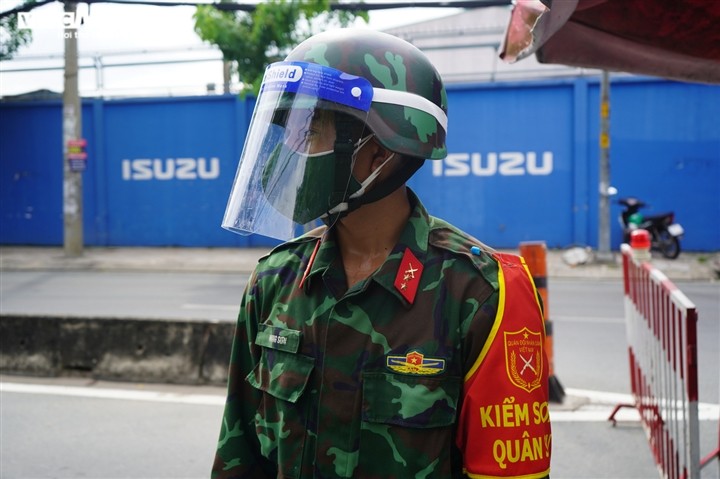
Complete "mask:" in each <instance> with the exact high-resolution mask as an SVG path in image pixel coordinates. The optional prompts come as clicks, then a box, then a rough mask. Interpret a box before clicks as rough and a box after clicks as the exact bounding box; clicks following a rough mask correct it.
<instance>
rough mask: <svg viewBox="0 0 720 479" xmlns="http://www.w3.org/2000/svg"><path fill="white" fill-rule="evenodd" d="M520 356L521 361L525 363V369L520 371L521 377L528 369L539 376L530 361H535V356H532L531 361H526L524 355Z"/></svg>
mask: <svg viewBox="0 0 720 479" xmlns="http://www.w3.org/2000/svg"><path fill="white" fill-rule="evenodd" d="M518 356H520V359H522V362H523V363H525V365H524V366H523V368H522V369H521V370H520V375H522V373H524V372H525V370H526V369H527V368H530V371H532V372H533V373H535V375H537V371H536V370H535V368H534V367H533V365H532V364H530V361H532V360H533V355H532V354H531V355H530V359H525V357H524V356H523V355H522V354H518Z"/></svg>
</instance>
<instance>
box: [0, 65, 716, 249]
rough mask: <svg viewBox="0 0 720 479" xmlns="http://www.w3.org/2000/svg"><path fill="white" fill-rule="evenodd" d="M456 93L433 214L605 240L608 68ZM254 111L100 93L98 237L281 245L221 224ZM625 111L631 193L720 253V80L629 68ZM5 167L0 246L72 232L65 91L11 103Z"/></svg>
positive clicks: (618, 122) (432, 194) (485, 233)
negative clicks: (67, 210)
mask: <svg viewBox="0 0 720 479" xmlns="http://www.w3.org/2000/svg"><path fill="white" fill-rule="evenodd" d="M448 101H449V109H450V124H449V135H448V151H449V155H448V157H447V158H446V159H445V160H443V161H435V162H428V163H427V164H426V165H425V166H424V167H423V168H422V169H421V170H420V171H419V172H418V173H417V174H416V176H415V177H414V178H413V179H412V180H411V181H410V184H411V186H412V187H413V188H414V189H415V190H416V191H417V192H418V194H419V195H420V197H421V198H422V199H423V202H424V203H425V205H426V206H427V207H428V209H429V210H430V212H431V213H432V214H434V215H436V216H440V217H442V218H444V219H447V220H449V221H451V222H453V223H455V224H456V225H458V226H459V227H460V228H463V229H465V230H467V231H468V232H469V233H471V234H473V235H474V236H476V237H478V238H480V239H482V240H483V241H485V242H486V243H488V244H490V245H492V246H495V247H499V248H514V247H517V244H518V243H519V242H520V241H525V240H544V241H546V243H547V245H548V246H549V247H565V246H569V245H572V244H582V245H591V246H597V237H598V227H597V225H598V187H597V185H598V177H599V175H598V158H599V146H598V141H597V138H598V131H599V112H598V110H599V85H598V82H597V80H594V79H586V78H578V79H572V80H563V81H543V82H534V83H512V84H487V85H465V86H452V87H450V88H449V91H448ZM252 108H253V101H252V100H247V101H244V100H241V99H239V98H236V97H234V96H208V97H190V98H163V99H158V98H153V99H132V100H103V99H90V100H85V101H84V102H83V136H84V137H85V138H86V139H87V140H88V146H87V152H88V157H89V159H88V163H87V170H86V171H85V172H84V173H83V184H84V230H85V231H84V232H85V242H86V244H88V245H95V246H105V245H106V246H154V245H157V246H169V245H177V246H207V247H216V246H260V245H263V246H264V245H270V244H275V242H274V241H272V240H269V239H267V238H262V237H258V236H251V237H242V236H239V235H236V234H233V233H230V232H227V231H225V230H223V229H221V228H220V226H219V224H220V220H221V218H222V214H223V211H224V208H225V203H226V200H227V196H228V193H229V191H230V186H231V184H232V181H233V178H234V175H235V170H236V166H237V159H238V158H239V155H240V151H241V150H242V145H243V141H244V137H245V132H246V131H247V127H248V124H249V121H250V117H251V114H252ZM610 121H611V141H612V144H611V165H612V167H611V178H612V184H613V185H614V186H616V187H617V188H618V189H619V190H620V195H619V196H623V195H627V196H629V195H634V196H639V197H641V198H642V199H644V200H646V201H647V202H649V203H650V204H651V205H652V208H651V209H650V210H648V213H652V212H661V211H663V210H674V211H675V212H676V217H677V220H678V221H679V222H681V223H682V224H683V226H684V227H685V230H686V236H685V238H684V240H683V246H684V247H685V248H686V249H688V250H696V251H715V250H719V249H720V228H719V227H718V225H717V219H718V218H720V193H718V185H720V126H719V125H720V87H718V86H708V85H696V84H687V83H676V82H670V81H665V80H658V79H647V78H644V79H637V78H633V79H614V80H613V83H612V88H611V120H610ZM0 165H1V171H0V243H2V244H36V245H59V244H62V237H63V235H62V227H63V225H62V174H63V173H62V105H61V104H60V103H59V102H23V103H15V102H6V103H0ZM619 209H620V208H619V206H618V205H615V204H613V207H612V215H613V222H612V228H613V230H612V239H613V247H615V248H617V247H618V245H619V242H620V238H621V231H620V226H619V224H618V223H617V221H616V220H615V218H616V217H617V216H618V214H619Z"/></svg>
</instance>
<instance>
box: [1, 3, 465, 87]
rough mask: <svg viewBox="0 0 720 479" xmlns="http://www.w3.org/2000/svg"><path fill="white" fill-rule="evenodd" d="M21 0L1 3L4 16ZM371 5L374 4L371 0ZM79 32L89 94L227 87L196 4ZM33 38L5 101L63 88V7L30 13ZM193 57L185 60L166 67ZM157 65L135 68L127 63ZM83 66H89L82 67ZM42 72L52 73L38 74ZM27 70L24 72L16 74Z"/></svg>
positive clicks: (89, 25)
mask: <svg viewBox="0 0 720 479" xmlns="http://www.w3.org/2000/svg"><path fill="white" fill-rule="evenodd" d="M20 3H22V2H21V1H20V0H0V11H6V10H10V9H11V8H13V7H15V6H17V5H19V4H20ZM368 3H372V0H370V1H368ZM78 8H79V10H78V11H79V13H80V14H82V15H86V19H85V22H84V24H83V25H82V26H81V27H80V28H79V29H78V49H79V56H80V66H81V69H80V75H79V88H80V93H81V95H83V96H96V95H102V96H109V97H113V96H115V97H118V96H138V95H158V96H165V95H175V96H177V95H187V94H204V93H206V92H207V89H208V84H215V85H216V91H221V89H222V82H223V77H222V62H221V61H220V52H219V51H218V50H217V49H215V48H213V47H211V46H210V45H208V44H206V43H204V42H203V41H202V40H201V39H200V38H199V37H198V36H197V35H196V34H195V32H194V31H193V25H194V22H193V19H192V15H193V13H194V12H195V8H194V7H184V6H182V7H181V6H177V7H160V6H144V5H143V6H141V5H118V4H94V5H92V6H90V8H89V10H88V7H87V5H86V4H82V3H81V4H79V5H78ZM457 11H459V9H452V8H418V7H411V8H402V9H392V10H381V11H371V12H370V22H369V24H367V25H365V23H364V22H363V21H360V22H359V24H358V25H357V26H359V27H363V28H373V29H377V30H383V29H387V28H392V27H396V26H401V25H406V24H411V23H416V22H419V21H423V20H428V19H434V18H438V17H440V16H444V15H451V14H454V13H456V12H457ZM26 19H27V20H28V21H29V22H30V23H29V26H30V28H31V30H32V33H33V41H32V43H31V44H30V45H29V46H26V47H22V48H21V49H20V50H19V51H18V52H17V54H16V55H15V58H13V59H12V60H10V61H5V62H2V63H1V64H0V96H9V95H16V94H20V93H25V92H28V91H35V90H40V89H47V90H52V91H55V92H62V90H63V70H62V67H63V62H64V60H63V58H64V53H63V52H64V40H63V34H64V29H63V6H62V4H61V3H59V2H56V3H52V4H48V5H44V6H42V7H39V8H36V9H35V10H33V11H32V12H31V15H30V17H29V18H26ZM174 60H193V62H187V63H167V62H168V61H174ZM138 62H142V63H153V62H154V63H157V62H166V63H162V64H155V65H140V66H139V65H132V66H123V65H127V64H128V63H138ZM83 67H85V68H83ZM40 68H54V69H51V70H38V69H40ZM18 70H24V71H18Z"/></svg>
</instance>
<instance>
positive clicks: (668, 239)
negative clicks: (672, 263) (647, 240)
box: [656, 231, 680, 259]
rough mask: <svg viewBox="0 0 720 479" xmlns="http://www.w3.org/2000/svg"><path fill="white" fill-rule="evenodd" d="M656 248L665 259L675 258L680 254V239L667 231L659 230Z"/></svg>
mask: <svg viewBox="0 0 720 479" xmlns="http://www.w3.org/2000/svg"><path fill="white" fill-rule="evenodd" d="M656 239H657V249H658V251H660V254H662V255H663V256H664V257H666V258H667V259H675V258H677V257H678V256H680V240H678V238H677V236H673V235H671V234H670V233H668V232H667V231H660V232H658V234H657V238H656Z"/></svg>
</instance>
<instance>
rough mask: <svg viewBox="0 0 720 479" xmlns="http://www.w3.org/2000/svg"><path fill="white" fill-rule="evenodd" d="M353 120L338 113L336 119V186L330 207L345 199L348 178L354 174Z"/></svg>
mask: <svg viewBox="0 0 720 479" xmlns="http://www.w3.org/2000/svg"><path fill="white" fill-rule="evenodd" d="M352 129H353V120H352V119H351V117H349V116H347V115H343V114H338V116H337V118H336V119H335V148H334V149H335V160H336V161H335V186H334V188H333V192H332V194H331V195H330V197H329V198H328V208H330V207H332V206H334V205H337V204H340V203H342V202H343V201H345V193H346V191H347V183H348V178H350V175H351V174H352V156H353V152H354V150H355V145H354V142H353V138H352Z"/></svg>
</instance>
